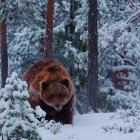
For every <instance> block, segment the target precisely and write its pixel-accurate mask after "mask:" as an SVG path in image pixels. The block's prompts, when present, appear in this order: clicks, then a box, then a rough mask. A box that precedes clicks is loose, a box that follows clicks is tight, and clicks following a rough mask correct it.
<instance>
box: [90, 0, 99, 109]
mask: <svg viewBox="0 0 140 140" xmlns="http://www.w3.org/2000/svg"><path fill="white" fill-rule="evenodd" d="M88 1H89V12H88V33H89V37H88V60H89V61H88V75H87V95H88V103H89V106H90V107H91V108H92V109H93V110H94V111H95V112H97V99H98V98H97V97H98V31H97V14H98V11H97V0H88Z"/></svg>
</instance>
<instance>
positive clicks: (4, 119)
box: [0, 73, 45, 140]
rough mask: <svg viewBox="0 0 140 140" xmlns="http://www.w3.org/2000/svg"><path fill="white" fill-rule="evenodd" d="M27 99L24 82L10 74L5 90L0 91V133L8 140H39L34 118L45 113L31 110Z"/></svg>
mask: <svg viewBox="0 0 140 140" xmlns="http://www.w3.org/2000/svg"><path fill="white" fill-rule="evenodd" d="M27 98H29V94H28V91H27V84H26V82H24V81H21V80H20V79H19V78H18V75H17V74H16V73H12V76H11V77H9V78H7V80H6V85H5V88H3V89H1V91H0V132H1V135H3V136H4V137H7V138H8V139H10V140H20V139H21V138H26V139H28V140H41V137H40V135H39V133H38V131H37V128H38V126H37V125H38V124H39V121H38V120H37V119H36V118H40V117H42V116H44V115H45V113H44V112H43V111H42V110H41V109H40V108H39V107H37V108H36V109H37V111H35V110H34V109H32V108H31V106H30V104H29V102H28V101H27ZM40 110H41V111H40Z"/></svg>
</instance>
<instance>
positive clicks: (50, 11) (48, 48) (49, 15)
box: [45, 0, 54, 58]
mask: <svg viewBox="0 0 140 140" xmlns="http://www.w3.org/2000/svg"><path fill="white" fill-rule="evenodd" d="M53 15H54V0H49V1H48V6H47V12H46V16H45V18H46V22H47V25H46V36H47V41H46V42H45V52H46V57H47V58H51V57H52V42H53Z"/></svg>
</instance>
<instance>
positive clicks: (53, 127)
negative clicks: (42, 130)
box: [46, 120, 62, 134]
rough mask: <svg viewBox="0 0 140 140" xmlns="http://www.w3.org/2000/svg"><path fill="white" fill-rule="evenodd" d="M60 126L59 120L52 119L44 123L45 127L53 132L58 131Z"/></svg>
mask: <svg viewBox="0 0 140 140" xmlns="http://www.w3.org/2000/svg"><path fill="white" fill-rule="evenodd" d="M61 127H62V124H61V123H60V122H58V123H56V122H55V121H54V120H50V121H49V122H48V123H47V124H46V128H47V129H48V130H50V131H51V132H52V133H53V134H57V133H58V132H60V129H61Z"/></svg>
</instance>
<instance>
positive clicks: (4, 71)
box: [0, 0, 8, 87]
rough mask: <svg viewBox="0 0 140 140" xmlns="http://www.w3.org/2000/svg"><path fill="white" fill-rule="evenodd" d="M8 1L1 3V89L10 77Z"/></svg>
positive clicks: (3, 0) (2, 0)
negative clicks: (7, 22) (7, 21)
mask: <svg viewBox="0 0 140 140" xmlns="http://www.w3.org/2000/svg"><path fill="white" fill-rule="evenodd" d="M5 6H6V1H5V0H1V1H0V48H1V49H0V50H1V87H4V85H5V82H6V78H7V76H8V51H7V24H6V16H7V15H6V9H5Z"/></svg>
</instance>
